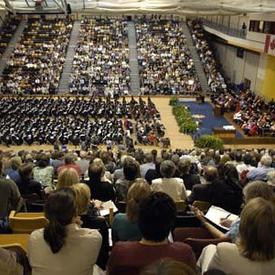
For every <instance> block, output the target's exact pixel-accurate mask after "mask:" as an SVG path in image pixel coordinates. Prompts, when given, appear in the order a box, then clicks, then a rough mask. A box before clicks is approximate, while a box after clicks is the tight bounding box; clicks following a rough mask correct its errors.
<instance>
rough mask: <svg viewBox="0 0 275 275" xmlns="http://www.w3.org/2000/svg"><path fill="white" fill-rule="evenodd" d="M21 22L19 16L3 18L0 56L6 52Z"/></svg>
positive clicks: (0, 29)
mask: <svg viewBox="0 0 275 275" xmlns="http://www.w3.org/2000/svg"><path fill="white" fill-rule="evenodd" d="M19 23H20V20H19V19H17V18H13V17H7V18H4V19H3V23H2V24H1V26H0V57H1V56H2V54H3V53H4V52H5V50H6V48H7V46H8V44H9V42H10V40H11V38H12V36H13V35H14V33H15V32H16V29H17V26H18V25H19ZM0 86H1V84H0Z"/></svg>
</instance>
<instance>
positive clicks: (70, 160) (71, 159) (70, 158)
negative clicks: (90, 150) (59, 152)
mask: <svg viewBox="0 0 275 275" xmlns="http://www.w3.org/2000/svg"><path fill="white" fill-rule="evenodd" d="M74 160H75V156H74V155H73V154H70V153H69V154H66V155H65V157H64V163H65V165H69V164H74Z"/></svg>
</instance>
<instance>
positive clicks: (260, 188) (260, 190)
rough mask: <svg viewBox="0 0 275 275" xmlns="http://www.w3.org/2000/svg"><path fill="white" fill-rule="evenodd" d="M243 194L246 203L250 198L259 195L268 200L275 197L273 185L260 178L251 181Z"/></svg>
mask: <svg viewBox="0 0 275 275" xmlns="http://www.w3.org/2000/svg"><path fill="white" fill-rule="evenodd" d="M243 195H244V202H245V203H248V202H249V201H250V200H252V199H254V198H258V197H261V198H263V199H265V200H268V201H272V200H274V199H275V196H274V192H273V190H272V187H271V186H270V185H268V184H266V183H265V182H264V181H260V180H256V181H251V182H249V183H248V184H247V185H246V186H245V187H244V189H243Z"/></svg>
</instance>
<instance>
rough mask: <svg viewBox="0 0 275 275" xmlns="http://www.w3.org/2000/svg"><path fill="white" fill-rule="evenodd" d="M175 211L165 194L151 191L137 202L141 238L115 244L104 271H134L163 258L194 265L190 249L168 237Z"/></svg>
mask: <svg viewBox="0 0 275 275" xmlns="http://www.w3.org/2000/svg"><path fill="white" fill-rule="evenodd" d="M176 215H177V209H176V205H175V203H174V201H173V200H172V198H171V197H169V196H168V195H167V194H165V193H162V192H155V193H152V194H151V195H149V196H148V197H146V198H145V199H144V200H143V201H142V202H141V203H140V208H139V214H138V226H139V229H140V231H141V235H142V239H141V241H139V242H118V243H116V244H115V246H114V248H113V250H112V252H111V255H110V258H109V262H108V266H107V272H108V274H109V275H116V274H119V275H124V274H127V275H128V274H131V275H136V274H139V273H140V271H141V270H142V269H143V268H144V267H145V266H148V265H150V264H152V263H153V262H155V261H157V260H160V259H163V258H171V259H173V260H177V261H180V262H184V263H186V264H188V265H189V266H190V267H191V268H195V266H196V263H195V256H194V254H193V252H192V249H191V248H190V247H189V246H188V245H186V244H184V243H177V242H174V243H170V242H169V241H168V235H169V232H170V231H171V229H172V227H173V225H174V222H175V219H176Z"/></svg>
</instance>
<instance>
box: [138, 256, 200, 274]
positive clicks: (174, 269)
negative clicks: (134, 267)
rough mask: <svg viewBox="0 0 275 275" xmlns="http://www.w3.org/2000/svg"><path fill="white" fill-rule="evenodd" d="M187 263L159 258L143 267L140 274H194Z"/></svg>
mask: <svg viewBox="0 0 275 275" xmlns="http://www.w3.org/2000/svg"><path fill="white" fill-rule="evenodd" d="M196 274H197V273H196V272H195V270H193V269H192V268H191V267H190V266H189V265H187V264H185V263H183V262H179V261H175V260H172V259H161V260H160V261H157V262H154V263H153V264H151V265H149V266H147V267H145V268H144V269H143V270H142V271H141V273H140V275H196Z"/></svg>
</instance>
